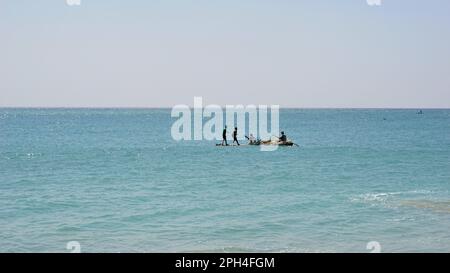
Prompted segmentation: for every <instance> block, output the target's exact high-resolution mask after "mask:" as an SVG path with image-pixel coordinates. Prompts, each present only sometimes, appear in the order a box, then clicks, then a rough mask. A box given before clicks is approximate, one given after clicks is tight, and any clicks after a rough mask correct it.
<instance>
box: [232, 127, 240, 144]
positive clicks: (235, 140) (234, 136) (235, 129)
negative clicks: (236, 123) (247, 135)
mask: <svg viewBox="0 0 450 273" xmlns="http://www.w3.org/2000/svg"><path fill="white" fill-rule="evenodd" d="M234 142H236V143H237V145H241V144H239V141H238V139H237V127H234V132H233V144H234Z"/></svg>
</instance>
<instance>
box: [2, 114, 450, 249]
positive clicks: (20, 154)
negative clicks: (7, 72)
mask: <svg viewBox="0 0 450 273" xmlns="http://www.w3.org/2000/svg"><path fill="white" fill-rule="evenodd" d="M280 118H281V119H280V123H281V127H282V129H284V130H285V131H286V133H287V134H288V136H289V137H290V138H292V139H294V140H295V141H296V142H298V143H299V144H300V145H301V147H300V148H296V147H284V148H280V149H278V150H277V151H274V152H261V151H259V149H258V148H257V147H241V148H235V147H227V148H224V147H215V146H214V143H213V142H208V141H195V142H194V141H185V142H175V141H173V140H172V139H171V137H170V127H171V124H172V122H173V121H174V120H173V119H171V118H170V111H169V110H156V109H153V110H152V109H90V110H88V109H0V252H32V251H33V252H68V250H67V249H66V244H67V242H69V241H78V242H79V243H80V244H81V250H82V251H83V252H163V251H164V252H166V251H168V252H175V251H177V252H182V251H198V252H202V251H219V252H222V251H224V252H235V251H263V252H369V250H367V249H366V245H367V243H368V242H370V241H377V242H379V243H380V245H381V251H382V252H400V251H402V252H403V251H406V252H428V251H439V252H449V251H450V110H425V111H424V114H423V115H418V114H416V110H312V109H311V110H300V109H299V110H294V109H292V110H282V111H281V114H280Z"/></svg>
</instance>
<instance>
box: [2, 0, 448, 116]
mask: <svg viewBox="0 0 450 273" xmlns="http://www.w3.org/2000/svg"><path fill="white" fill-rule="evenodd" d="M194 96H203V98H204V102H205V104H210V103H214V104H220V105H225V104H279V105H280V106H281V107H412V108H425V107H443V108H444V107H445V108H449V107H450V1H448V0H383V4H382V5H381V6H379V7H372V6H369V5H367V3H366V1H365V0H309V1H306V0H304V1H301V0H81V5H80V6H68V5H67V4H66V0H39V1H37V0H0V107H1V106H52V107H54V106H66V107H73V106H76V107H95V106H99V107H111V106H120V107H171V106H173V105H175V104H180V103H182V104H192V103H193V97H194Z"/></svg>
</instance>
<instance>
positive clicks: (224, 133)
mask: <svg viewBox="0 0 450 273" xmlns="http://www.w3.org/2000/svg"><path fill="white" fill-rule="evenodd" d="M224 142H225V145H226V146H228V143H227V126H225V128H223V132H222V146H223V143H224Z"/></svg>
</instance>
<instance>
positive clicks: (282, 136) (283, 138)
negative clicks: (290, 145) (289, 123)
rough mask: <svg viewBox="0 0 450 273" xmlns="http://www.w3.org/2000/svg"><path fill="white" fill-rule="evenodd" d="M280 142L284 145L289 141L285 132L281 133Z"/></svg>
mask: <svg viewBox="0 0 450 273" xmlns="http://www.w3.org/2000/svg"><path fill="white" fill-rule="evenodd" d="M278 141H279V142H283V143H284V142H286V141H287V137H286V135H285V134H284V132H281V136H280V137H279V138H278Z"/></svg>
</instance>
